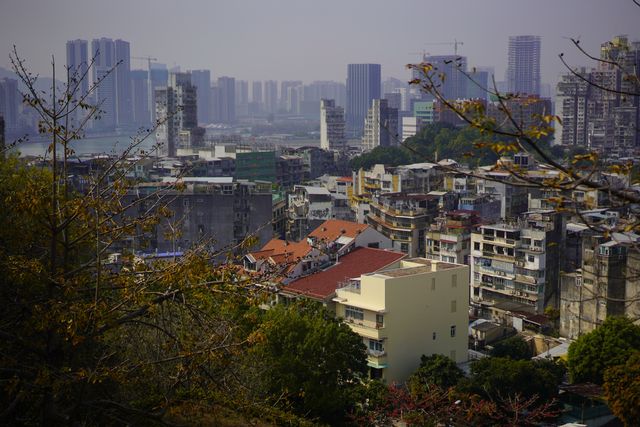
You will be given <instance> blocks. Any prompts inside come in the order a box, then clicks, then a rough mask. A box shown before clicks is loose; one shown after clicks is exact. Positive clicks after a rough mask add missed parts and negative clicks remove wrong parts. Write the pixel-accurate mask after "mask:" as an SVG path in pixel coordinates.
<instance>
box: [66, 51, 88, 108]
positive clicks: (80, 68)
mask: <svg viewBox="0 0 640 427" xmlns="http://www.w3.org/2000/svg"><path fill="white" fill-rule="evenodd" d="M88 51H89V43H88V42H87V41H86V40H80V39H77V40H69V41H68V42H67V68H68V69H69V71H68V72H69V78H70V81H73V83H72V88H74V87H75V86H76V85H78V90H77V91H76V95H75V96H74V100H73V102H74V104H75V103H77V102H78V101H79V100H80V99H81V98H82V97H83V96H84V95H86V93H87V92H88V91H89V74H88V72H87V70H88V67H89V56H88ZM76 111H77V114H74V117H73V119H74V120H79V119H80V117H81V115H82V112H83V110H82V109H77V110H76Z"/></svg>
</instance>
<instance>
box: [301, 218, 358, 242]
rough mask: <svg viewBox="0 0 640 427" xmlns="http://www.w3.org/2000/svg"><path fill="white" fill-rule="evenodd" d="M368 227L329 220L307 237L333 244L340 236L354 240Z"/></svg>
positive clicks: (355, 223)
mask: <svg viewBox="0 0 640 427" xmlns="http://www.w3.org/2000/svg"><path fill="white" fill-rule="evenodd" d="M368 227H369V226H368V225H367V224H358V223H357V222H351V221H344V220H340V219H329V220H327V221H325V222H323V223H322V224H321V225H320V226H319V227H318V228H316V229H315V230H313V231H312V232H311V233H309V237H314V238H316V239H320V240H325V241H331V242H334V241H336V240H337V239H338V238H340V237H342V236H345V237H351V238H355V237H356V236H357V235H358V234H360V233H362V232H363V231H364V230H366V229H367V228H368Z"/></svg>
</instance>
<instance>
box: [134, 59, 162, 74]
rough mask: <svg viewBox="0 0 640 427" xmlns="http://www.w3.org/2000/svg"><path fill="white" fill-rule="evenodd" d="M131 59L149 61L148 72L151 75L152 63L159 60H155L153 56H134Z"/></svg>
mask: <svg viewBox="0 0 640 427" xmlns="http://www.w3.org/2000/svg"><path fill="white" fill-rule="evenodd" d="M131 59H143V60H146V61H147V66H148V67H149V68H147V70H149V73H151V61H157V60H158V58H154V57H153V56H132V57H131Z"/></svg>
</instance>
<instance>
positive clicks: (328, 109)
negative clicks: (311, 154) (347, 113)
mask: <svg viewBox="0 0 640 427" xmlns="http://www.w3.org/2000/svg"><path fill="white" fill-rule="evenodd" d="M344 126H345V122H344V108H342V107H336V103H335V101H334V100H333V99H322V100H320V148H322V149H323V150H344V148H345V144H346V139H345V137H344Z"/></svg>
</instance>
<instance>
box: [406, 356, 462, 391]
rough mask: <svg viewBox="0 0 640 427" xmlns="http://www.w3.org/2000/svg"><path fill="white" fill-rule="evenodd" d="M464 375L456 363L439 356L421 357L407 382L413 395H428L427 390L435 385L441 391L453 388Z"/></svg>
mask: <svg viewBox="0 0 640 427" xmlns="http://www.w3.org/2000/svg"><path fill="white" fill-rule="evenodd" d="M463 376H464V374H463V372H462V370H461V369H460V368H458V366H457V365H456V362H454V361H453V360H451V359H449V358H448V357H446V356H443V355H441V354H434V355H431V356H425V355H422V357H421V358H420V366H419V367H418V369H417V370H416V371H415V372H414V373H413V374H411V376H410V377H409V379H408V381H407V385H408V386H409V390H410V391H411V394H413V395H423V394H426V393H429V388H430V387H431V386H433V385H436V386H438V387H440V388H443V389H448V388H450V387H455V386H456V385H457V384H458V382H459V381H460V379H461V378H463Z"/></svg>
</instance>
